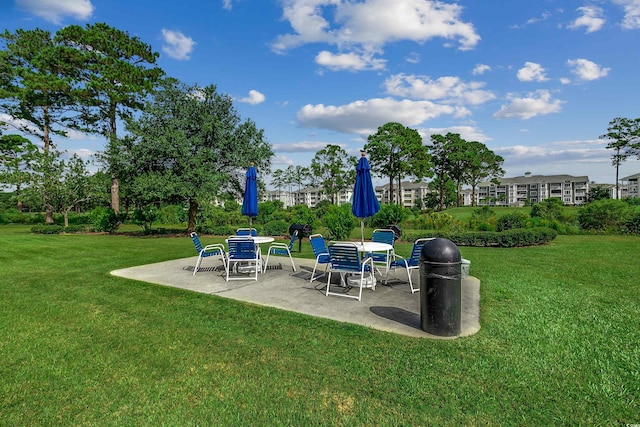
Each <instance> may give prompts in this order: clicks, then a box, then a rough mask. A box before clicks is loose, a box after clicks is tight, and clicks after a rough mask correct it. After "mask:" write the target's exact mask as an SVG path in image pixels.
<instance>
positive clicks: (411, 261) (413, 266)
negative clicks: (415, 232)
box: [391, 238, 432, 294]
mask: <svg viewBox="0 0 640 427" xmlns="http://www.w3.org/2000/svg"><path fill="white" fill-rule="evenodd" d="M429 240H432V239H431V238H429V239H418V240H416V241H415V242H413V249H411V256H410V257H409V258H403V257H401V256H400V255H398V254H394V260H393V261H391V268H394V269H395V268H406V269H407V277H408V278H409V287H410V288H411V293H412V294H413V293H416V292H418V291H419V290H420V288H419V287H418V288H414V287H413V281H412V280H411V271H412V270H417V269H418V268H420V253H421V252H422V247H423V246H424V244H425V243H427V242H428V241H429Z"/></svg>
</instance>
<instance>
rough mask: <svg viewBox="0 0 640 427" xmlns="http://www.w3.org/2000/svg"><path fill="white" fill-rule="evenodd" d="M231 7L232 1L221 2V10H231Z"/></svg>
mask: <svg viewBox="0 0 640 427" xmlns="http://www.w3.org/2000/svg"><path fill="white" fill-rule="evenodd" d="M232 6H233V1H232V0H222V8H223V9H226V10H231V7H232Z"/></svg>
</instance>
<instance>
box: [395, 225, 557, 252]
mask: <svg viewBox="0 0 640 427" xmlns="http://www.w3.org/2000/svg"><path fill="white" fill-rule="evenodd" d="M557 235H558V233H557V232H556V231H555V230H552V229H550V228H542V227H539V228H520V229H512V230H506V231H503V232H495V231H450V230H433V231H431V230H429V231H426V232H423V233H414V234H410V235H409V234H407V235H405V237H406V239H407V240H409V241H414V240H416V239H419V238H424V237H442V238H445V239H449V240H451V241H452V242H453V243H455V244H456V245H458V246H495V247H504V248H513V247H521V246H536V245H543V244H545V243H548V242H550V241H551V240H553V239H555V238H556V236H557Z"/></svg>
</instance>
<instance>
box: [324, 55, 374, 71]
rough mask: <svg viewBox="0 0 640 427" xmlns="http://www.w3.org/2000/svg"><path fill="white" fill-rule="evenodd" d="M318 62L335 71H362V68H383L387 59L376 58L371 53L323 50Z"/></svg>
mask: <svg viewBox="0 0 640 427" xmlns="http://www.w3.org/2000/svg"><path fill="white" fill-rule="evenodd" d="M316 64H318V65H322V66H323V67H327V68H329V69H330V70H333V71H339V70H347V71H362V70H382V69H384V67H385V64H386V61H385V60H383V59H375V58H373V57H372V55H370V54H364V55H358V54H357V53H340V54H333V53H331V52H328V51H326V50H323V51H322V52H320V53H319V54H318V55H316Z"/></svg>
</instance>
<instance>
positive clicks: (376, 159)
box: [271, 122, 504, 210]
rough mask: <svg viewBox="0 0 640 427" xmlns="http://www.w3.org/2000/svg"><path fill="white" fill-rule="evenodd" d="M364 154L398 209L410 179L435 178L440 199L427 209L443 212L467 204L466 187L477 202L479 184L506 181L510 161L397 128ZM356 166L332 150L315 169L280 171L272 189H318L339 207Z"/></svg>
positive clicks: (372, 141) (319, 157) (455, 139)
mask: <svg viewBox="0 0 640 427" xmlns="http://www.w3.org/2000/svg"><path fill="white" fill-rule="evenodd" d="M364 150H365V151H366V152H367V154H368V156H369V163H370V165H371V171H372V173H373V174H375V175H377V176H379V177H381V178H386V179H388V180H389V200H390V201H392V202H394V203H396V204H402V200H401V198H400V195H401V193H402V188H401V185H402V180H403V179H405V178H407V177H410V178H413V179H416V180H422V179H424V178H431V177H433V180H432V181H431V182H430V186H431V187H432V189H433V190H434V194H436V195H437V196H436V197H435V198H433V199H431V200H427V201H425V203H426V204H427V205H428V206H429V207H432V208H437V209H438V210H443V209H445V208H446V207H447V206H451V205H456V206H460V205H461V204H462V186H463V185H469V186H471V188H472V191H473V193H474V194H473V195H474V196H475V190H476V187H477V185H478V183H480V182H481V181H485V180H496V179H497V178H499V177H501V176H502V175H504V170H503V169H502V163H503V162H504V159H503V158H502V157H500V156H498V155H496V154H495V153H494V152H493V151H491V150H490V149H489V148H487V146H486V145H484V144H482V143H480V142H477V141H466V140H464V139H463V138H461V137H460V135H459V134H456V133H447V134H446V135H432V136H431V141H430V144H427V145H425V144H423V141H422V137H421V136H420V134H419V133H418V131H416V130H415V129H411V128H408V127H405V126H403V125H402V124H400V123H396V122H389V123H386V124H385V125H383V126H381V127H380V128H378V131H377V132H376V133H375V134H373V135H370V136H369V137H368V139H367V144H365V146H364ZM356 162H357V159H356V158H355V157H353V156H349V155H348V154H347V152H346V151H345V150H344V149H342V148H341V147H339V146H337V145H327V146H326V147H325V148H324V149H322V150H320V151H318V152H317V153H316V155H315V157H314V158H313V159H312V161H311V166H310V167H309V168H304V167H301V166H295V167H294V166H290V167H289V168H287V169H284V170H283V169H278V170H276V171H275V172H274V174H273V180H272V182H271V183H272V185H274V186H275V187H276V188H277V189H278V190H280V189H281V188H282V187H286V186H289V191H291V186H292V185H296V186H297V187H298V189H300V188H301V187H302V186H303V185H313V186H318V187H321V188H323V191H324V192H326V193H327V194H328V195H329V197H330V200H331V202H332V203H334V202H335V196H336V194H337V193H338V192H340V191H342V190H344V189H346V188H348V187H349V186H351V185H353V180H354V177H355V171H354V167H355V164H356ZM394 184H395V186H394ZM396 188H397V191H396ZM474 200H475V197H474Z"/></svg>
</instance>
